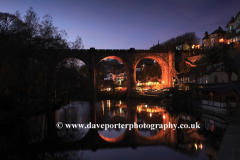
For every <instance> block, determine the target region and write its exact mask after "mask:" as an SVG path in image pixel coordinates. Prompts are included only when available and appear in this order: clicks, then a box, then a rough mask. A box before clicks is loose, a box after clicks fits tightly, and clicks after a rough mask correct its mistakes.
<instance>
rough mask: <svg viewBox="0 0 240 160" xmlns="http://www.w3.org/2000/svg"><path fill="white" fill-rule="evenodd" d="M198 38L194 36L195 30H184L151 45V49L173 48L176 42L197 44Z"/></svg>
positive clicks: (190, 44)
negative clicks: (182, 32) (173, 36)
mask: <svg viewBox="0 0 240 160" xmlns="http://www.w3.org/2000/svg"><path fill="white" fill-rule="evenodd" d="M199 40H200V39H199V38H198V37H197V36H196V34H195V32H186V33H184V34H182V35H180V36H177V37H176V38H171V39H169V40H167V41H165V42H163V43H161V44H159V43H158V44H156V45H153V46H152V47H151V48H150V49H151V50H175V49H176V46H177V45H178V43H186V44H188V45H189V46H190V49H191V46H192V45H193V44H199Z"/></svg>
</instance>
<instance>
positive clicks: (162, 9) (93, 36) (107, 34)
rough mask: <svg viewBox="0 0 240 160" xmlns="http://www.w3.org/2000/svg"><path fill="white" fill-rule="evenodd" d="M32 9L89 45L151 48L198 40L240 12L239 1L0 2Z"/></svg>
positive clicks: (4, 8) (3, 8)
mask: <svg viewBox="0 0 240 160" xmlns="http://www.w3.org/2000/svg"><path fill="white" fill-rule="evenodd" d="M30 7H33V9H34V11H35V12H36V13H37V14H38V16H39V17H40V18H42V17H43V16H44V15H46V14H47V13H48V14H49V15H51V16H52V17H53V23H54V25H55V26H56V27H58V28H59V29H64V30H66V32H67V33H68V37H69V39H68V40H69V41H74V40H75V38H76V37H77V36H80V37H81V38H82V40H83V44H84V48H85V49H89V48H90V47H95V48H96V49H129V48H136V49H149V48H150V47H151V46H153V44H157V42H158V39H159V42H160V43H162V42H164V41H166V40H168V39H170V38H173V37H176V36H178V35H181V34H184V33H185V32H195V33H196V34H197V36H198V37H199V38H200V39H202V38H203V37H204V32H205V31H208V32H209V34H210V33H211V32H213V31H214V30H216V29H217V28H218V27H219V26H221V27H222V28H223V29H224V30H226V28H225V27H226V25H227V23H228V22H229V21H230V19H231V17H232V16H234V17H235V16H236V14H237V13H238V12H239V11H240V0H224V1H223V0H41V1H40V0H0V12H9V13H15V12H16V11H17V10H19V11H20V12H21V16H23V15H25V14H26V11H27V10H28V9H29V8H30Z"/></svg>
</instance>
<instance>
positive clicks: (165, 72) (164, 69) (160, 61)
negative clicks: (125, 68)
mask: <svg viewBox="0 0 240 160" xmlns="http://www.w3.org/2000/svg"><path fill="white" fill-rule="evenodd" d="M142 59H152V60H154V61H156V62H157V63H158V64H159V66H160V67H161V70H162V81H164V82H163V83H165V84H166V85H167V86H170V79H169V76H170V73H169V64H168V62H167V61H166V60H165V59H164V58H163V57H161V56H159V55H148V54H147V55H144V56H141V57H140V58H138V59H137V61H136V63H135V64H134V69H136V67H137V64H138V63H139V62H140V61H141V60H142ZM134 77H135V82H136V73H135V75H134Z"/></svg>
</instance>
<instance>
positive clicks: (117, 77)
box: [104, 71, 127, 86]
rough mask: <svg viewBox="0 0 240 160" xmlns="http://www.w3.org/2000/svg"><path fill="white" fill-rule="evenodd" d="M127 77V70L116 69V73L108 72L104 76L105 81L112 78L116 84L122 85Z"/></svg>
mask: <svg viewBox="0 0 240 160" xmlns="http://www.w3.org/2000/svg"><path fill="white" fill-rule="evenodd" d="M126 79H127V75H126V72H123V73H118V72H116V71H114V73H108V74H107V75H106V77H105V78H104V81H107V80H112V81H113V82H114V83H115V84H118V85H120V86H122V85H124V84H123V82H124V81H125V80H126Z"/></svg>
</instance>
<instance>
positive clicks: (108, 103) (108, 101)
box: [107, 100, 110, 109]
mask: <svg viewBox="0 0 240 160" xmlns="http://www.w3.org/2000/svg"><path fill="white" fill-rule="evenodd" d="M107 106H108V108H109V109H110V100H107Z"/></svg>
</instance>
